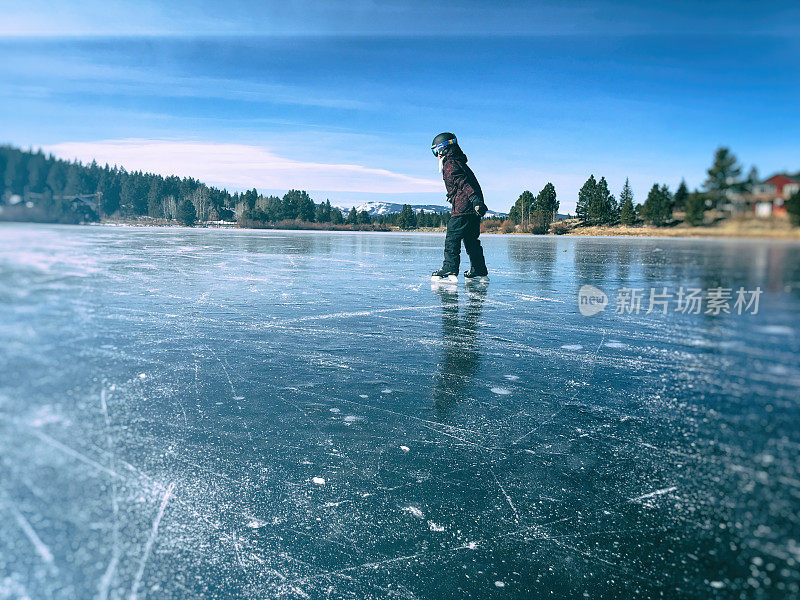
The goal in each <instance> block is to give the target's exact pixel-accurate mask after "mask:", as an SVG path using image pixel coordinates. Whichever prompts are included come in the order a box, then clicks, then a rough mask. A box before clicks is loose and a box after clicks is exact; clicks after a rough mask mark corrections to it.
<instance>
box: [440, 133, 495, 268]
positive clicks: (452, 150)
mask: <svg viewBox="0 0 800 600" xmlns="http://www.w3.org/2000/svg"><path fill="white" fill-rule="evenodd" d="M431 151H433V155H434V156H436V157H437V158H438V159H439V170H440V171H441V173H442V177H443V179H444V185H445V188H446V189H447V201H448V202H450V204H451V205H452V209H451V212H450V220H449V221H448V222H447V236H446V237H445V240H444V264H443V265H442V268H441V269H439V270H438V271H434V272H433V274H432V275H431V279H432V280H433V281H442V280H444V281H457V278H458V267H459V263H460V262H461V242H462V241H463V242H464V249H465V250H466V251H467V255H468V256H469V260H470V263H471V264H470V269H469V271H466V272H465V273H464V277H466V279H467V281H488V274H489V273H488V271H487V270H486V262H485V260H484V258H483V248H482V247H481V243H480V241H479V240H478V236H479V235H480V233H481V217H483V215H485V214H486V210H487V208H486V204H485V203H484V201H483V192H482V191H481V186H480V185H479V184H478V180H477V178H476V177H475V173H473V172H472V169H470V168H469V167H468V166H467V157H466V155H465V154H464V153H463V152H462V151H461V148H460V147H459V146H458V141H457V140H456V136H455V135H453V134H452V133H449V132H445V133H440V134H439V135H437V136H436V137H435V138H433V144H432V145H431Z"/></svg>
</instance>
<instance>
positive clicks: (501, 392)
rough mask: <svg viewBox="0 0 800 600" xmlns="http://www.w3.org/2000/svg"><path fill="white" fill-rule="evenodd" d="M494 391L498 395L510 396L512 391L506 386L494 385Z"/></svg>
mask: <svg viewBox="0 0 800 600" xmlns="http://www.w3.org/2000/svg"><path fill="white" fill-rule="evenodd" d="M492 392H493V393H495V394H497V395H498V396H508V395H509V394H510V393H511V392H510V391H509V390H507V389H506V388H501V387H493V388H492Z"/></svg>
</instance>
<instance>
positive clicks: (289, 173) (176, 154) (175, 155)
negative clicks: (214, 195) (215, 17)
mask: <svg viewBox="0 0 800 600" xmlns="http://www.w3.org/2000/svg"><path fill="white" fill-rule="evenodd" d="M44 150H45V151H47V152H52V153H53V154H55V155H56V156H59V157H61V158H67V159H75V158H77V159H78V160H81V161H84V162H91V161H92V160H96V161H97V162H98V163H99V164H104V163H109V164H117V165H121V166H124V167H125V168H126V169H127V170H129V171H134V170H137V171H138V170H143V171H148V172H152V173H159V174H161V175H179V176H182V177H195V178H197V179H199V180H200V181H203V182H205V183H208V184H210V185H214V186H218V187H225V188H228V189H231V190H240V189H245V188H253V187H255V188H257V189H261V190H288V189H290V188H301V189H305V190H308V191H318V192H327V191H330V192H358V193H388V194H405V193H409V194H413V193H428V192H440V191H442V183H441V182H440V181H435V180H430V179H420V178H416V177H411V176H408V175H403V174H401V173H395V172H392V171H387V170H385V169H373V168H369V167H365V166H362V165H355V164H327V163H316V162H303V161H298V160H292V159H289V158H286V157H283V156H280V155H278V154H275V153H274V152H272V151H270V150H268V149H266V148H262V147H259V146H249V145H243V144H219V143H210V142H201V141H186V140H156V139H124V140H100V141H96V142H64V143H60V144H54V145H51V146H46V147H45V148H44Z"/></svg>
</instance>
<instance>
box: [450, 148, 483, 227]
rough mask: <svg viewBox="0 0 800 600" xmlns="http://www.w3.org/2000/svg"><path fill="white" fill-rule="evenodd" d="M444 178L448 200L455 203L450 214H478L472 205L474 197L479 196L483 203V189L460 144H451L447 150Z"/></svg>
mask: <svg viewBox="0 0 800 600" xmlns="http://www.w3.org/2000/svg"><path fill="white" fill-rule="evenodd" d="M442 178H443V179H444V186H445V188H447V201H448V202H449V203H450V204H452V205H453V208H452V210H451V212H450V214H451V215H452V216H454V217H460V216H463V215H474V216H477V215H476V214H475V209H474V208H473V206H472V197H473V196H477V197H478V198H480V201H481V203H483V191H481V186H480V184H479V183H478V179H477V178H476V177H475V173H473V172H472V169H470V168H469V167H468V166H467V157H466V155H465V154H464V153H463V152H462V151H461V148H459V147H458V146H450V147H449V148H447V149H446V150H445V156H444V161H443V162H442Z"/></svg>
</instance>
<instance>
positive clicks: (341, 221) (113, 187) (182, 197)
mask: <svg viewBox="0 0 800 600" xmlns="http://www.w3.org/2000/svg"><path fill="white" fill-rule="evenodd" d="M236 215H238V216H239V217H238V224H239V225H240V226H244V227H251V226H252V227H260V226H274V225H276V224H284V225H287V226H289V225H290V224H291V225H290V226H293V227H297V226H299V225H301V224H304V223H314V224H318V225H331V226H341V227H342V228H345V229H346V228H363V229H369V228H371V227H373V226H376V227H379V228H388V227H389V226H397V227H400V228H401V229H414V228H419V227H441V226H443V225H446V224H447V220H448V218H449V213H445V214H439V213H425V212H424V211H420V212H419V213H415V212H414V210H413V209H412V208H411V206H409V205H404V206H403V210H402V211H401V212H400V213H393V214H388V215H380V216H378V217H371V216H370V215H369V213H367V212H366V211H363V210H362V211H357V210H356V209H355V208H352V209H351V210H350V211H349V212H348V213H347V214H343V213H342V211H341V210H339V209H338V208H336V207H335V206H331V203H330V201H329V200H326V201H325V202H320V203H318V204H317V203H315V202H314V201H313V200H312V199H311V197H310V196H309V195H308V193H307V192H305V191H302V190H289V191H288V192H287V193H286V194H285V195H284V196H283V197H278V196H262V195H261V194H259V193H258V191H257V190H256V189H252V190H247V191H245V192H241V193H239V192H236V193H230V192H228V191H227V190H225V189H218V188H215V187H213V186H209V185H206V184H204V183H201V182H200V181H198V180H196V179H193V178H191V177H184V178H180V177H177V176H169V177H164V176H162V175H156V174H153V173H145V172H142V171H130V172H129V171H126V170H125V168H124V167H118V166H116V165H115V166H113V167H112V166H109V165H108V164H106V165H104V166H102V167H101V166H100V165H98V164H97V163H96V162H94V161H93V162H91V163H90V164H86V165H84V164H82V163H81V162H80V161H66V160H62V159H59V158H55V157H54V156H53V155H51V154H48V155H46V154H44V153H43V152H42V151H41V150H39V151H35V152H34V151H32V150H30V151H25V150H21V149H19V148H15V147H12V146H0V218H5V219H12V220H29V221H45V222H64V223H73V222H83V221H96V220H99V219H101V218H122V219H126V218H131V219H136V218H139V217H150V218H152V219H163V220H165V221H178V222H180V223H182V224H184V225H188V226H192V225H195V224H196V223H197V222H198V221H201V222H206V221H229V222H230V221H234V220H235V219H236Z"/></svg>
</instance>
